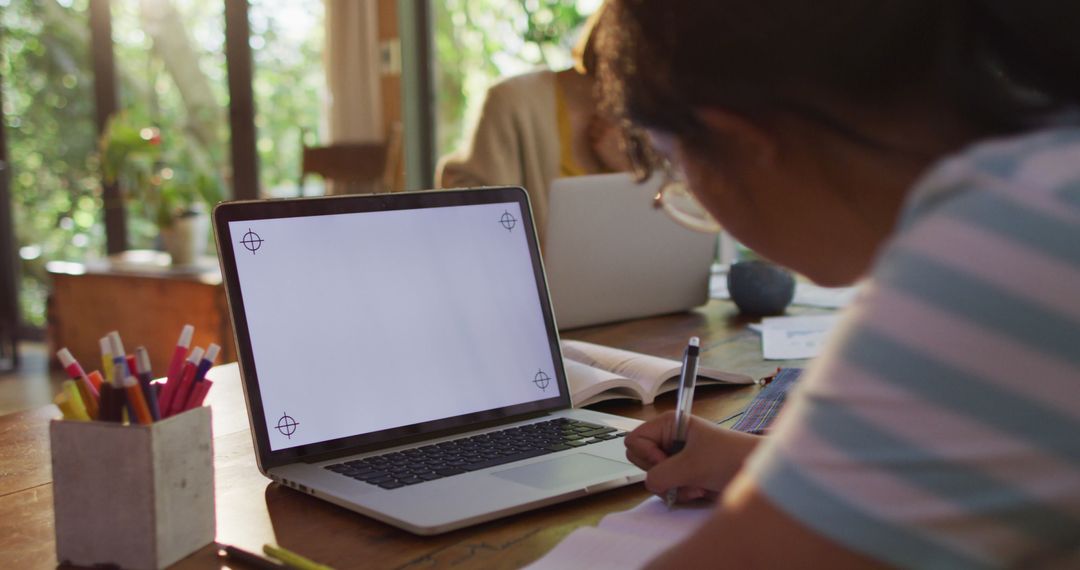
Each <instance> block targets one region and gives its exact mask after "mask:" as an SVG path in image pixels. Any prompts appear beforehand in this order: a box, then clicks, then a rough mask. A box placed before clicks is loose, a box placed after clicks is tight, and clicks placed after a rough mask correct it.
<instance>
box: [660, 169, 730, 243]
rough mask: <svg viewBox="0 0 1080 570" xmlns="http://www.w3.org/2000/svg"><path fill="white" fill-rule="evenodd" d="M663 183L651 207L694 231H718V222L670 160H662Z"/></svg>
mask: <svg viewBox="0 0 1080 570" xmlns="http://www.w3.org/2000/svg"><path fill="white" fill-rule="evenodd" d="M663 172H664V174H663V175H664V178H665V181H664V184H663V185H662V186H660V190H659V191H658V192H657V193H656V196H655V197H653V208H656V209H661V210H663V211H664V212H665V213H666V214H667V215H668V216H670V217H671V219H673V220H675V221H676V222H677V223H678V224H679V225H681V226H683V227H686V228H688V229H691V230H693V231H695V232H702V233H707V234H715V233H720V231H721V230H722V229H723V228H722V227H721V226H720V222H718V221H716V218H714V217H713V216H712V214H710V213H709V211H708V210H706V209H705V206H702V205H701V202H699V201H698V199H697V198H695V197H694V193H693V192H691V191H690V187H689V186H687V184H686V181H685V180H683V179H682V176H680V174H679V171H678V169H677V168H675V167H674V166H673V165H672V164H671V161H669V160H664V162H663Z"/></svg>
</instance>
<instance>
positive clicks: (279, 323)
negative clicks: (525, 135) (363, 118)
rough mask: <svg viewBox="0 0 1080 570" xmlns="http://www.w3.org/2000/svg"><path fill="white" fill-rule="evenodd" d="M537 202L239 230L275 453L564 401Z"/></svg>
mask: <svg viewBox="0 0 1080 570" xmlns="http://www.w3.org/2000/svg"><path fill="white" fill-rule="evenodd" d="M355 199H356V200H362V198H361V197H357V198H355ZM298 202H303V201H298ZM522 203H523V202H519V201H510V202H495V203H480V204H469V205H446V206H440V207H421V208H404V209H388V210H382V211H360V212H351V213H336V214H325V215H303V216H286V217H274V218H267V219H240V220H232V221H229V222H228V223H227V228H228V234H229V235H228V241H229V242H230V244H231V247H229V248H228V249H229V250H231V254H232V261H233V264H234V267H235V276H236V278H237V282H238V283H237V285H238V289H239V291H238V292H239V295H238V296H239V297H240V298H241V299H242V301H241V303H242V317H243V319H244V320H245V321H246V322H245V323H244V326H243V331H242V332H246V336H247V338H246V339H244V338H239V340H240V343H241V345H244V344H245V341H246V342H247V343H249V347H250V357H251V358H252V361H253V362H252V363H251V364H252V365H253V366H252V367H253V369H254V370H255V371H257V378H258V381H257V392H258V398H259V403H260V404H261V408H262V412H263V414H262V415H263V418H262V421H263V422H265V429H266V434H268V443H269V449H270V451H277V450H283V449H287V448H293V447H297V446H304V445H308V444H316V443H321V442H327V441H331V440H341V439H342V438H349V437H353V436H357V435H363V434H373V433H380V432H382V433H385V432H388V431H393V430H394V429H395V428H403V427H405V426H422V425H425V424H431V423H432V422H435V423H438V422H439V421H440V420H446V419H448V418H461V417H467V416H469V415H470V414H476V413H478V412H484V411H490V410H499V409H512V408H514V407H520V406H522V405H524V404H529V403H536V402H544V401H551V400H552V399H555V398H559V399H565V395H563V394H562V393H561V390H560V384H561V382H559V381H556V378H557V377H559V378H560V379H561V376H562V373H561V370H556V368H557V366H556V364H557V362H556V360H557V352H556V351H553V349H552V341H551V340H552V335H551V332H550V330H549V322H548V321H549V320H550V319H546V318H545V307H544V306H543V305H544V304H546V291H544V290H542V287H543V279H542V276H541V278H540V279H538V278H537V271H538V266H537V264H536V261H535V259H534V255H533V254H532V253H533V252H532V251H531V250H530V239H532V236H530V235H528V232H531V227H529V226H528V224H527V223H523V220H527V218H526V216H525V214H524V212H523V211H522V207H521V204H522ZM220 229H221V228H220V226H219V232H220ZM219 240H220V241H224V238H223V237H222V236H220V235H219ZM223 245H224V244H223ZM225 249H226V248H224V247H223V252H222V253H223V255H225V254H226V252H225V251H224V250H225ZM225 265H226V269H227V270H228V269H230V264H228V263H226V264H225ZM227 272H228V271H227ZM227 280H228V277H227ZM230 293H231V294H232V293H236V289H235V288H234V287H233V284H230ZM230 301H231V303H232V304H233V305H234V307H233V310H234V316H237V308H238V307H237V306H236V305H237V302H238V299H234V298H231V299H230ZM241 336H243V335H238V337H241ZM243 348H244V347H243V346H242V347H241V352H242V353H243V352H244V350H243ZM249 372H251V371H249V370H247V369H246V367H245V373H246V374H247V373H249ZM251 387H252V386H251V384H250V383H249V385H248V389H249V392H248V397H249V400H250V399H252V396H253V394H252V393H251V390H250V389H251ZM252 420H253V422H254V421H255V420H256V418H255V415H254V414H253V416H252ZM420 431H425V430H420Z"/></svg>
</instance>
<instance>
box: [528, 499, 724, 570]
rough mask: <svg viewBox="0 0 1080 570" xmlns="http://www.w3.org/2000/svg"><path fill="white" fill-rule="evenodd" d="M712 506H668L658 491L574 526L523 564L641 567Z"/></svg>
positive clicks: (538, 569)
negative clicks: (588, 523) (656, 494)
mask: <svg viewBox="0 0 1080 570" xmlns="http://www.w3.org/2000/svg"><path fill="white" fill-rule="evenodd" d="M712 512H713V508H712V506H703V507H677V508H675V509H672V510H669V509H668V508H667V507H666V506H665V505H664V501H663V500H661V499H660V498H659V497H651V498H649V499H647V500H646V501H645V502H643V503H641V504H640V505H638V506H636V507H634V508H633V509H630V510H628V511H623V512H621V513H613V514H610V515H608V516H606V517H604V518H603V520H601V521H600V524H599V525H597V526H595V527H586V528H581V529H578V530H576V531H574V532H573V533H571V534H570V536H568V537H566V538H565V539H563V541H562V542H560V543H559V545H558V546H556V547H555V548H553V549H552V550H551V552H549V553H548V554H547V555H546V556H544V557H543V558H541V559H540V560H538V561H536V562H535V563H533V564H532V565H531V566H528V567H527V568H528V569H529V570H548V569H552V570H555V569H559V570H562V569H565V568H588V569H589V570H603V569H606V568H611V569H613V570H614V569H628V568H641V567H642V566H644V565H645V564H647V563H648V562H649V561H650V560H652V559H653V558H655V557H656V556H658V555H659V554H660V553H661V552H663V551H664V550H667V549H668V548H670V547H671V546H672V545H674V544H675V543H677V542H679V541H680V540H682V539H684V538H686V537H687V536H689V535H690V533H692V532H693V531H694V530H696V529H697V528H698V527H699V526H701V525H702V524H703V523H704V522H705V520H706V519H707V518H708V517H709V515H710V514H712Z"/></svg>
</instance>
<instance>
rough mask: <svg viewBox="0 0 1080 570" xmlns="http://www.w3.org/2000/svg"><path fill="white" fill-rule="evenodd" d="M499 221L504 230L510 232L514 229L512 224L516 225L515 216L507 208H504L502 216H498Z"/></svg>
mask: <svg viewBox="0 0 1080 570" xmlns="http://www.w3.org/2000/svg"><path fill="white" fill-rule="evenodd" d="M499 223H500V224H501V225H502V227H504V228H506V231H508V232H512V231H514V226H516V225H517V218H515V217H514V215H513V214H511V213H510V211H509V210H504V211H503V215H502V217H501V218H499Z"/></svg>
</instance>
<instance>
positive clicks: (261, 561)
mask: <svg viewBox="0 0 1080 570" xmlns="http://www.w3.org/2000/svg"><path fill="white" fill-rule="evenodd" d="M218 546H219V547H220V548H218V556H220V557H222V558H226V559H228V560H232V561H234V562H240V563H241V564H244V565H246V566H250V567H251V568H258V569H259V570H281V569H283V568H285V567H284V566H282V565H281V564H280V563H278V562H275V561H273V560H270V559H269V558H264V557H262V556H259V555H258V554H255V553H254V552H248V551H246V550H241V549H239V548H237V547H235V546H229V545H228V544H219V545H218Z"/></svg>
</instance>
